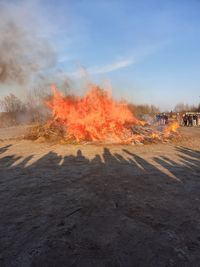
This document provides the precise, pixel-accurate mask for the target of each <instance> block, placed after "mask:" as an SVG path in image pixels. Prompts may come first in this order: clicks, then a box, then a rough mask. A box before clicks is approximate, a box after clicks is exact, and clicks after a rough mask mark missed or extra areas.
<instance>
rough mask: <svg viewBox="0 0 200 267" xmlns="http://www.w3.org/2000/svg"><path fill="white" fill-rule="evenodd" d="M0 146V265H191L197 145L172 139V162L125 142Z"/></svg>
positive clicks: (194, 259) (195, 247) (197, 240)
mask: <svg viewBox="0 0 200 267" xmlns="http://www.w3.org/2000/svg"><path fill="white" fill-rule="evenodd" d="M8 150H9V146H5V147H3V148H0V153H1V157H0V169H1V175H0V203H1V204H0V216H1V218H0V266H9V267H10V266H42V267H43V266H48V267H49V266H59V267H62V266H86V267H87V266H131V267H132V266H198V264H199V260H200V254H199V250H200V227H199V221H200V212H199V211H200V210H199V201H200V195H199V192H200V179H199V178H200V177H199V168H200V167H199V165H200V164H199V161H200V159H199V155H200V153H199V151H193V150H191V149H190V150H189V149H187V148H183V147H177V148H176V151H177V155H178V157H179V163H177V162H175V161H173V160H172V159H170V158H168V157H166V156H162V157H155V158H154V161H155V163H156V164H153V163H150V162H149V161H147V160H145V159H144V158H143V157H141V156H140V155H138V154H136V153H133V152H132V151H131V150H130V149H123V150H122V152H121V153H114V154H112V153H111V151H110V150H109V148H106V147H105V148H104V151H103V153H102V155H99V154H97V155H95V157H94V158H92V159H88V158H86V157H85V156H84V155H83V153H82V151H81V150H80V149H79V150H77V153H76V155H66V156H64V157H62V156H59V155H57V154H56V153H55V152H53V151H50V152H49V153H47V154H45V155H43V156H42V157H41V158H40V159H38V160H36V161H34V155H30V156H29V157H26V158H21V157H19V156H18V157H17V156H16V155H9V156H3V153H4V152H6V151H8ZM159 166H162V168H165V169H167V170H168V171H169V172H171V173H172V174H173V175H174V176H175V177H177V178H178V179H177V180H175V179H172V177H171V176H169V175H167V174H166V173H165V172H163V171H162V169H160V168H159ZM179 180H180V182H178V181H179Z"/></svg>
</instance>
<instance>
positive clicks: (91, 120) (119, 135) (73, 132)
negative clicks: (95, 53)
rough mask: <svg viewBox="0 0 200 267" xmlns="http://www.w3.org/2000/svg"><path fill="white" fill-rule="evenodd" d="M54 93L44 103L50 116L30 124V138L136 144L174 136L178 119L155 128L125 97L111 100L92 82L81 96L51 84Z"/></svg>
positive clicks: (165, 139) (163, 139) (164, 139)
mask: <svg viewBox="0 0 200 267" xmlns="http://www.w3.org/2000/svg"><path fill="white" fill-rule="evenodd" d="M52 91H53V97H52V99H51V100H49V101H47V102H46V104H47V106H48V107H49V108H50V110H51V111H52V118H51V120H50V121H48V122H47V123H45V124H43V125H37V126H35V127H33V128H32V129H31V130H30V131H29V133H28V134H27V136H26V137H27V138H29V139H33V140H36V139H39V141H45V140H50V141H62V142H63V141H64V142H76V143H80V142H98V143H121V144H138V143H140V144H141V143H148V142H157V141H167V140H168V139H170V138H173V137H175V136H177V133H176V130H177V127H178V124H177V123H173V124H169V125H168V126H166V127H164V128H163V127H160V129H157V128H155V126H150V125H147V124H145V122H144V121H140V120H138V119H137V118H136V117H134V116H133V114H132V112H131V111H130V110H129V108H128V105H127V103H126V102H125V101H114V100H113V99H112V98H111V97H110V96H109V94H108V93H107V92H106V91H104V90H102V89H101V88H99V87H98V86H95V85H91V86H90V88H89V90H88V92H87V93H86V94H85V96H83V97H69V96H68V97H63V96H62V95H61V94H60V92H59V91H58V90H57V89H56V87H55V86H52Z"/></svg>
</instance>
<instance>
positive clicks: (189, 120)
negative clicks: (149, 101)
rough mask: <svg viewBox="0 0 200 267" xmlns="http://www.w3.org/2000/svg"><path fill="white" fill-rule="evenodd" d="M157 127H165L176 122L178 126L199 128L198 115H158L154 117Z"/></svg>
mask: <svg viewBox="0 0 200 267" xmlns="http://www.w3.org/2000/svg"><path fill="white" fill-rule="evenodd" d="M155 121H156V124H157V125H167V124H168V123H169V122H171V121H177V122H178V123H179V124H180V126H188V127H192V126H200V113H194V112H191V113H189V112H187V113H185V114H180V113H172V114H171V113H168V114H167V113H160V114H157V115H156V117H155Z"/></svg>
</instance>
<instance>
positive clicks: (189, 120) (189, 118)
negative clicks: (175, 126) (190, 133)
mask: <svg viewBox="0 0 200 267" xmlns="http://www.w3.org/2000/svg"><path fill="white" fill-rule="evenodd" d="M199 122H200V117H199V116H198V115H197V114H183V116H182V122H181V125H182V126H190V127H192V126H197V125H199Z"/></svg>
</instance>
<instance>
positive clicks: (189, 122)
mask: <svg viewBox="0 0 200 267" xmlns="http://www.w3.org/2000/svg"><path fill="white" fill-rule="evenodd" d="M188 126H191V127H192V126H193V116H192V115H189V116H188Z"/></svg>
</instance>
